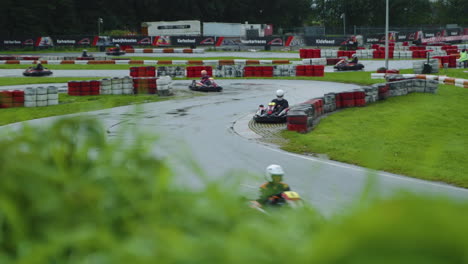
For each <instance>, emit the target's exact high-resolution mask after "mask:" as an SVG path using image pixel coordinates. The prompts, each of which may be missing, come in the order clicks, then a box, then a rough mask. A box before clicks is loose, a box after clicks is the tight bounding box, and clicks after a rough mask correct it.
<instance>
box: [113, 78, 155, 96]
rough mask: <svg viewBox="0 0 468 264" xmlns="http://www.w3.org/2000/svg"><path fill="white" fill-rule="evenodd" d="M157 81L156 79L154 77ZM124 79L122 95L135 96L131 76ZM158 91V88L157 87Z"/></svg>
mask: <svg viewBox="0 0 468 264" xmlns="http://www.w3.org/2000/svg"><path fill="white" fill-rule="evenodd" d="M153 78H154V79H156V78H155V77H153ZM121 79H122V94H127V95H129V94H134V93H135V90H134V88H133V80H132V78H130V77H129V76H125V77H123V78H121ZM155 89H156V87H155Z"/></svg>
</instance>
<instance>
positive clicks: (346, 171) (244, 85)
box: [0, 63, 468, 214]
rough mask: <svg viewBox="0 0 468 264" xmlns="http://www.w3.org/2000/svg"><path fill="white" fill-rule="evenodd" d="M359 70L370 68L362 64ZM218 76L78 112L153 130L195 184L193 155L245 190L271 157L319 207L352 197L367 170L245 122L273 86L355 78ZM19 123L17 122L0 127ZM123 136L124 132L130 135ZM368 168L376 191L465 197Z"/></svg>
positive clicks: (291, 97) (296, 96)
mask: <svg viewBox="0 0 468 264" xmlns="http://www.w3.org/2000/svg"><path fill="white" fill-rule="evenodd" d="M380 64H381V63H380ZM407 68H409V67H407ZM366 70H370V69H369V68H368V65H366ZM5 71H9V72H10V73H11V75H14V76H16V75H17V73H16V72H15V71H16V70H1V71H0V74H1V75H2V76H5V74H4V73H5ZM61 72H63V71H58V70H57V71H54V75H55V76H61ZM90 72H93V73H94V74H93V75H91V76H97V75H96V72H97V71H73V75H72V76H89V75H88V74H91V73H90ZM103 72H106V73H107V75H105V76H116V75H119V76H123V75H128V71H125V72H126V74H122V71H110V70H106V71H103ZM6 75H8V74H6ZM18 75H21V70H18ZM65 76H68V75H66V74H65ZM190 82H191V80H183V81H175V82H174V83H173V87H174V90H175V92H176V93H193V92H191V91H189V89H188V88H187V87H188V86H189V85H190ZM218 83H219V85H221V86H223V91H222V92H221V93H210V94H205V95H206V96H198V97H193V98H190V99H177V100H169V101H164V102H158V103H148V104H144V105H140V106H138V107H135V106H124V107H117V108H113V109H106V110H100V111H94V112H88V113H83V114H82V115H90V116H95V117H96V118H98V119H99V120H101V121H102V122H103V123H104V124H105V126H106V127H107V130H108V136H109V137H110V138H114V139H115V138H117V137H118V135H119V133H118V131H119V129H121V128H122V127H130V128H132V127H134V128H137V131H146V132H148V133H150V134H157V135H159V136H160V137H159V138H160V139H159V140H158V141H157V144H156V145H155V147H154V153H155V154H156V155H158V156H164V157H167V158H168V161H169V163H170V165H171V167H172V168H173V169H174V170H175V171H176V173H177V175H179V179H180V181H181V182H182V183H183V184H188V185H190V186H192V187H194V188H197V187H199V186H201V184H202V183H201V181H200V180H199V177H198V176H196V175H195V174H194V172H193V171H195V170H194V169H193V167H192V166H193V162H192V161H195V163H196V164H197V165H199V166H200V167H201V168H202V170H203V171H204V172H205V173H206V176H207V178H209V179H220V178H221V177H224V176H226V174H227V173H230V172H234V171H237V172H240V173H238V174H237V175H245V177H244V178H242V179H239V180H240V183H241V184H242V189H243V190H245V194H246V195H249V196H251V197H253V196H255V195H256V193H257V188H258V186H259V185H260V184H261V183H262V182H263V181H264V180H263V179H262V178H253V177H252V176H248V175H252V174H256V175H263V173H264V169H265V167H266V166H267V165H269V164H272V163H276V164H281V165H282V166H283V168H284V169H285V171H286V177H285V181H286V182H287V183H288V184H289V185H290V186H291V187H292V189H293V190H294V191H296V192H298V193H300V194H301V196H302V197H303V199H304V200H306V201H308V202H309V203H311V204H312V205H313V206H315V207H317V208H318V209H320V210H321V211H322V212H323V213H325V214H330V213H335V212H337V211H341V210H342V209H345V208H347V207H348V206H349V205H350V204H351V203H353V201H356V200H357V199H359V197H360V195H361V194H362V192H363V189H364V188H365V185H366V183H367V182H368V176H369V174H370V172H369V170H366V169H363V168H360V167H357V166H353V165H348V164H344V163H339V162H335V161H331V160H328V159H326V157H324V158H316V157H312V156H303V155H297V154H292V153H288V152H285V151H282V150H280V149H279V148H278V147H277V146H276V145H274V144H272V143H271V140H272V139H273V140H274V139H275V138H277V137H276V136H275V135H274V131H275V129H276V131H277V130H278V128H282V127H281V125H269V126H270V128H271V129H265V127H259V126H256V125H255V124H252V122H251V119H252V116H253V114H254V112H255V110H256V109H257V107H258V105H259V104H261V103H264V102H266V101H268V100H270V99H273V97H274V94H275V91H276V90H277V89H283V90H285V91H286V95H285V98H286V99H288V101H289V103H290V105H294V104H297V103H301V102H303V101H305V100H307V99H310V98H314V97H318V96H322V95H323V94H325V93H328V92H341V91H345V90H350V89H354V88H357V86H355V85H351V84H338V83H330V82H320V81H304V80H276V79H270V80H253V79H249V80H243V79H235V80H234V79H233V80H227V79H225V80H218ZM29 86H31V85H29ZM7 88H10V89H11V88H12V87H7ZM57 118H60V117H50V118H43V119H37V120H32V121H28V122H26V123H29V124H32V125H37V126H39V125H44V124H47V123H49V122H51V121H53V120H55V119H57ZM20 126H21V123H17V124H11V125H7V126H3V127H0V129H1V130H5V129H13V128H18V127H20ZM282 126H283V127H284V125H282ZM272 131H273V132H272ZM311 133H313V132H311ZM122 138H123V139H124V140H131V136H124V137H122ZM375 174H376V175H377V176H376V177H377V181H376V182H377V183H376V184H375V186H374V187H375V190H374V193H375V194H380V195H382V196H385V195H388V194H391V193H394V192H395V191H399V190H401V189H404V190H411V191H414V192H424V193H429V194H433V195H446V196H449V197H453V198H457V199H468V190H466V189H462V188H456V187H452V186H449V185H446V184H441V183H435V182H428V181H422V180H417V179H413V178H408V177H404V176H399V175H394V174H389V173H385V172H377V173H375ZM241 195H242V194H241Z"/></svg>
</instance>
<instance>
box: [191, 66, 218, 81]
mask: <svg viewBox="0 0 468 264" xmlns="http://www.w3.org/2000/svg"><path fill="white" fill-rule="evenodd" d="M203 70H205V71H206V73H207V74H208V75H209V76H213V67H211V66H188V67H187V77H188V78H199V77H201V71H203Z"/></svg>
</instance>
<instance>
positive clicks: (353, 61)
mask: <svg viewBox="0 0 468 264" xmlns="http://www.w3.org/2000/svg"><path fill="white" fill-rule="evenodd" d="M358 61H359V59H358V57H357V55H356V53H354V54H353V56H351V61H350V62H349V63H354V64H357V63H358Z"/></svg>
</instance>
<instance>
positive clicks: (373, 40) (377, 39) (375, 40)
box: [364, 32, 406, 44]
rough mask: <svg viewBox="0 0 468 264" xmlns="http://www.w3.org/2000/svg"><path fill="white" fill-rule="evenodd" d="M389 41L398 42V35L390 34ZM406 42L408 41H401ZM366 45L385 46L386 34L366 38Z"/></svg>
mask: <svg viewBox="0 0 468 264" xmlns="http://www.w3.org/2000/svg"><path fill="white" fill-rule="evenodd" d="M388 41H389V42H395V41H398V35H397V33H395V32H390V33H388ZM400 41H406V40H400ZM364 43H369V44H385V34H373V35H366V36H364Z"/></svg>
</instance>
